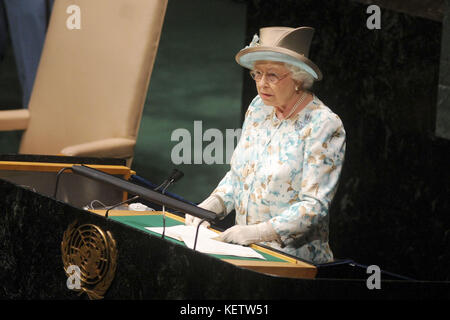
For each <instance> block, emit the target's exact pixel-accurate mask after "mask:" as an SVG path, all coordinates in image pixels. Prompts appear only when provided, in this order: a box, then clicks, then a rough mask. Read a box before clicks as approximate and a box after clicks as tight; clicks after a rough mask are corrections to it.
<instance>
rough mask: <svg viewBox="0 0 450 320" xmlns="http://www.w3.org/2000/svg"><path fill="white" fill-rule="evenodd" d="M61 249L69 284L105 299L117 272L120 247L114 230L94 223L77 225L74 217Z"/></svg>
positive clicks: (92, 295) (95, 297)
mask: <svg viewBox="0 0 450 320" xmlns="http://www.w3.org/2000/svg"><path fill="white" fill-rule="evenodd" d="M61 251H62V260H63V264H64V271H65V272H66V275H67V276H68V280H67V286H68V288H69V289H71V290H75V291H79V292H80V294H81V293H82V292H86V294H87V295H88V296H89V298H90V299H102V298H103V296H104V294H105V292H106V290H108V288H109V286H110V285H111V282H112V280H113V279H114V275H115V272H116V263H117V247H116V241H115V240H114V238H113V237H112V235H111V233H110V232H109V231H107V232H104V231H103V230H102V229H101V228H99V227H98V226H96V225H93V224H83V225H80V226H77V222H76V221H75V222H74V223H72V224H71V225H70V226H69V227H68V228H67V230H66V231H65V232H64V235H63V240H62V242H61ZM72 281H73V282H72Z"/></svg>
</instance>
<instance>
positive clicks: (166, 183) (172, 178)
mask: <svg viewBox="0 0 450 320" xmlns="http://www.w3.org/2000/svg"><path fill="white" fill-rule="evenodd" d="M183 176H184V173H183V172H181V171H180V170H177V169H173V171H172V173H171V174H170V176H169V177H168V178H167V179H166V180H164V182H163V183H161V184H160V185H159V186H157V187H156V188H155V189H154V190H155V191H158V190H159V189H161V187H163V186H164V190H165V189H167V187H169V185H171V184H172V183H175V182H177V181H178V180H180V179H181V178H183Z"/></svg>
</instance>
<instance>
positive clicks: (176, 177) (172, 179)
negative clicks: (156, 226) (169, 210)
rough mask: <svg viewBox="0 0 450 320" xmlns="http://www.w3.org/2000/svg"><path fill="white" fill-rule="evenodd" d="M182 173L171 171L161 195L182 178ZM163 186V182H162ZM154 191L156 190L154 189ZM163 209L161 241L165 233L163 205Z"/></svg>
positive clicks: (164, 208) (164, 207) (163, 207)
mask: <svg viewBox="0 0 450 320" xmlns="http://www.w3.org/2000/svg"><path fill="white" fill-rule="evenodd" d="M183 176H184V173H183V172H181V171H179V170H177V169H173V171H172V174H171V175H170V176H169V178H167V179H166V181H165V182H166V184H165V186H164V189H163V190H162V192H161V193H162V194H164V193H165V192H166V189H167V188H168V187H169V186H170V185H171V184H173V183H175V182H177V181H178V180H180V179H181V178H183ZM163 184H164V182H163ZM155 190H156V189H155ZM162 209H163V232H162V235H161V239H164V236H165V233H166V206H165V204H163V206H162Z"/></svg>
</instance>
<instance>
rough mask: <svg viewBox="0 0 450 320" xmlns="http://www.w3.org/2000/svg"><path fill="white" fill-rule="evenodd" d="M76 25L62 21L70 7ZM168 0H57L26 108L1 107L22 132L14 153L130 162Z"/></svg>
mask: <svg viewBox="0 0 450 320" xmlns="http://www.w3.org/2000/svg"><path fill="white" fill-rule="evenodd" d="M74 3H75V4H76V5H77V6H78V8H79V13H80V15H79V18H80V22H81V24H80V29H71V28H69V27H68V25H66V22H67V21H68V20H69V19H72V17H73V16H72V13H73V11H70V10H68V8H69V6H70V5H73V4H74ZM166 7H167V0H133V1H130V0H95V1H92V0H78V1H75V2H74V1H71V0H56V1H55V3H54V7H53V10H52V16H51V18H50V23H49V27H48V31H47V37H46V40H45V44H44V48H43V52H42V55H41V60H40V63H39V68H38V71H37V75H36V79H35V83H34V86H33V91H32V94H31V98H30V103H29V108H28V109H20V110H3V111H0V131H5V130H25V131H24V133H23V135H22V139H21V142H20V147H19V153H22V154H46V155H68V156H86V157H113V158H125V159H127V161H128V162H127V163H128V164H131V159H132V157H133V154H134V146H135V144H136V140H137V135H138V130H139V125H140V121H141V117H142V110H143V106H144V103H145V99H146V96H147V89H148V85H149V81H150V76H151V73H152V69H153V65H154V61H155V57H156V53H157V49H158V44H159V38H160V34H161V30H162V25H163V20H164V15H165V11H166Z"/></svg>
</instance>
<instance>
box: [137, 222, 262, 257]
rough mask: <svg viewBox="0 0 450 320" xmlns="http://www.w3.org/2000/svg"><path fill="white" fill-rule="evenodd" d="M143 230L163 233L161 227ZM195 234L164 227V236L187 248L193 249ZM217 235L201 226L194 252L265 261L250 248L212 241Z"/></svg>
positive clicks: (181, 228)
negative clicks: (181, 243) (177, 241)
mask: <svg viewBox="0 0 450 320" xmlns="http://www.w3.org/2000/svg"><path fill="white" fill-rule="evenodd" d="M145 229H148V230H150V231H153V232H156V233H159V234H162V232H163V228H162V227H146V228H145ZM196 232H197V227H194V226H186V225H178V226H173V227H166V230H165V233H164V235H165V236H167V237H171V238H174V239H176V240H179V241H183V242H184V243H185V244H186V246H187V247H188V248H191V249H193V248H194V242H195V233H196ZM218 235H219V234H217V233H216V232H214V231H212V230H209V229H207V228H205V227H203V226H201V227H200V229H199V231H198V237H197V245H196V247H195V250H196V251H199V252H203V253H209V254H220V255H229V256H238V257H248V258H258V259H263V260H265V258H264V257H263V256H262V255H261V254H259V253H258V252H256V251H255V250H253V249H252V248H249V247H244V246H241V245H237V244H231V243H225V242H222V241H217V240H214V239H213V238H215V237H217V236H218Z"/></svg>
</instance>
